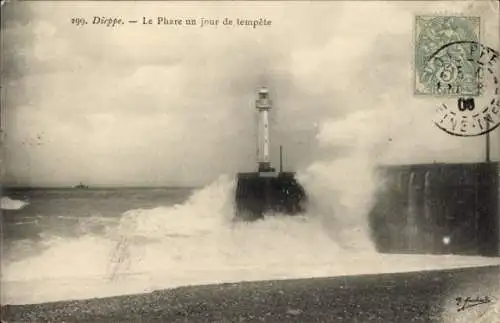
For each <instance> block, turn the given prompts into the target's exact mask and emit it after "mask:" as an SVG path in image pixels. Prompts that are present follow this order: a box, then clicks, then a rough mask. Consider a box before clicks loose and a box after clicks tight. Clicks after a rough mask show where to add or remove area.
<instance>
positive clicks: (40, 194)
mask: <svg viewBox="0 0 500 323" xmlns="http://www.w3.org/2000/svg"><path fill="white" fill-rule="evenodd" d="M320 168H321V167H320ZM311 174H314V171H313V172H311ZM338 175H339V174H337V175H336V178H337V182H339V179H341V178H340V177H339V176H338ZM311 176H313V175H309V177H311ZM313 177H314V176H313ZM301 180H302V181H303V182H304V183H305V185H306V189H307V190H308V191H309V192H311V193H312V197H313V198H312V201H313V207H312V208H311V210H310V211H309V212H308V214H305V215H304V216H295V217H286V216H280V215H274V216H268V217H266V218H265V219H264V220H262V221H256V222H252V223H244V222H236V221H233V205H232V198H233V190H234V184H235V183H234V180H233V179H232V178H231V177H228V176H222V177H220V178H219V179H218V180H217V181H215V182H214V183H212V184H211V185H208V186H206V187H203V188H196V189H187V188H109V189H108V188H97V189H95V188H88V189H71V188H70V189H8V190H5V191H4V192H3V195H4V197H2V209H3V214H2V235H3V237H2V272H1V275H2V276H1V283H2V289H1V296H2V299H1V303H2V304H28V303H41V302H49V301H57V300H68V299H83V298H93V297H104V296H114V295H122V294H135V293H144V292H150V291H153V290H157V289H164V288H170V287H177V286H184V285H195V284H208V283H219V282H239V281H252V280H265V279H286V278H305V277H325V276H339V275H355V274H366V273H383V272H403V271H416V270H422V269H440V268H456V267H466V266H481V265H490V264H500V259H499V258H483V257H465V256H453V255H445V256H442V255H440V256H434V255H389V254H379V253H377V251H376V250H375V247H374V246H373V244H372V242H371V239H370V234H369V232H368V231H367V229H366V228H367V225H366V224H367V221H366V214H367V211H366V210H367V205H368V204H369V202H368V201H369V200H370V198H369V197H370V196H371V194H368V191H369V190H367V191H366V192H367V193H366V194H361V193H362V190H360V189H359V187H360V186H359V185H360V184H361V183H356V182H355V183H353V184H352V185H350V186H349V185H345V183H346V182H344V185H342V182H341V181H340V182H339V187H341V186H342V187H343V188H342V191H337V192H336V191H335V189H334V188H332V190H331V191H329V192H330V193H331V194H332V195H325V193H324V191H325V190H324V189H322V185H321V182H318V181H311V178H302V179H301ZM345 180H346V181H352V178H349V176H348V175H347V174H346V175H345ZM308 182H315V183H316V184H317V185H316V186H312V185H308V184H307V183H308ZM315 187H316V188H317V189H316V190H315ZM349 187H358V189H355V190H349V189H348V188H349ZM363 187H367V186H366V185H365V186H363ZM322 192H323V193H322ZM334 197H335V198H334Z"/></svg>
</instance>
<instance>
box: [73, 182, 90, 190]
mask: <svg viewBox="0 0 500 323" xmlns="http://www.w3.org/2000/svg"><path fill="white" fill-rule="evenodd" d="M74 188H80V189H82V188H89V186H88V185H85V184H83V183H80V184H78V185H75V186H74Z"/></svg>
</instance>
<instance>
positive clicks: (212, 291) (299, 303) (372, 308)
mask: <svg viewBox="0 0 500 323" xmlns="http://www.w3.org/2000/svg"><path fill="white" fill-rule="evenodd" d="M499 285H500V266H489V267H475V268H462V269H453V270H439V271H420V272H409V273H398V274H379V275H363V276H346V277H331V278H311V279H297V280H281V281H261V282H245V283H234V284H233V283H231V284H220V285H205V286H188V287H180V288H175V289H170V290H162V291H155V292H152V293H149V294H141V295H127V296H117V297H109V298H101V299H89V300H78V301H62V302H53V303H43V304H33V305H16V306H13V305H5V306H2V321H3V322H500V311H499V309H500V297H499V296H500V286H499ZM458 297H461V298H462V301H457V300H456V299H457V298H458ZM467 297H470V298H471V299H469V301H468V302H467V304H465V305H466V306H465V308H464V309H461V307H463V305H464V303H465V301H464V300H465V299H466V298H467ZM478 299H482V300H483V303H479V304H478V303H477V302H476V301H477V300H478ZM484 300H486V302H484ZM459 303H460V304H459ZM474 304H475V305H474ZM469 306H470V307H469Z"/></svg>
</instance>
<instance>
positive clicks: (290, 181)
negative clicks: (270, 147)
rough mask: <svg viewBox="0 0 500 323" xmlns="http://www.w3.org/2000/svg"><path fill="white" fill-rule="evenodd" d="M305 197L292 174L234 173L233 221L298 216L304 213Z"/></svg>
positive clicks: (269, 172)
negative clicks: (235, 183) (236, 181)
mask: <svg viewBox="0 0 500 323" xmlns="http://www.w3.org/2000/svg"><path fill="white" fill-rule="evenodd" d="M306 203H307V196H306V193H305V191H304V188H303V187H302V185H300V183H299V182H298V181H297V180H296V179H295V173H292V172H280V173H275V172H272V171H268V172H257V173H238V183H237V185H236V194H235V207H236V210H235V211H236V219H240V220H245V221H252V220H258V219H261V218H263V217H264V215H265V214H269V215H272V214H286V215H298V214H301V213H304V212H305V210H306Z"/></svg>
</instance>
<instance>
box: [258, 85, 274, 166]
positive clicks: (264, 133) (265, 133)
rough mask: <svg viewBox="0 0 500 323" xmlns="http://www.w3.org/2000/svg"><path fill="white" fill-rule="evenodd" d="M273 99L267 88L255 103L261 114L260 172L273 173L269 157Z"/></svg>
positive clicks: (259, 136) (262, 90) (259, 141)
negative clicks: (270, 116)
mask: <svg viewBox="0 0 500 323" xmlns="http://www.w3.org/2000/svg"><path fill="white" fill-rule="evenodd" d="M271 105H272V102H271V99H270V98H269V90H268V89H267V88H265V87H263V88H261V89H260V90H259V92H258V98H257V100H256V101H255V108H256V109H257V111H258V113H259V119H258V120H259V121H258V146H257V161H258V165H259V172H273V171H274V169H272V168H271V159H270V156H269V150H270V149H269V146H270V138H269V110H271Z"/></svg>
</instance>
